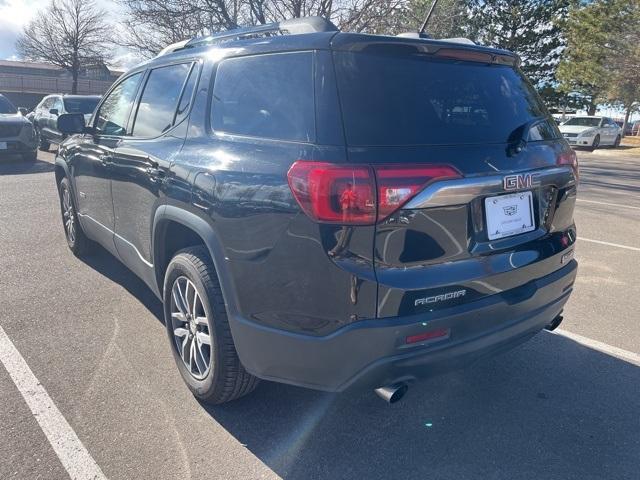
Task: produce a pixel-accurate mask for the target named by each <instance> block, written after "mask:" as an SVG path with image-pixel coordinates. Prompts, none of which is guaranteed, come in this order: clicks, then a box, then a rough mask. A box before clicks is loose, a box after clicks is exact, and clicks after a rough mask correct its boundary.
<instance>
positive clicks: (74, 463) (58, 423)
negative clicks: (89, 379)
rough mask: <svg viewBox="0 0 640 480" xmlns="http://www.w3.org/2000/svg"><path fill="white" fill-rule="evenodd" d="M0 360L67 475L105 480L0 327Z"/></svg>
mask: <svg viewBox="0 0 640 480" xmlns="http://www.w3.org/2000/svg"><path fill="white" fill-rule="evenodd" d="M0 362H2V364H3V365H4V368H6V369H7V372H9V375H10V376H11V378H12V380H13V383H15V385H16V387H17V388H18V390H19V391H20V394H21V395H22V397H23V398H24V400H25V402H27V405H28V406H29V408H30V409H31V413H33V416H34V418H35V419H36V421H37V422H38V424H39V425H40V428H41V429H42V431H43V432H44V434H45V435H46V437H47V440H49V443H50V444H51V446H52V447H53V450H54V451H55V452H56V455H57V456H58V458H59V459H60V462H61V463H62V466H63V467H64V468H65V470H66V471H67V473H68V474H69V476H70V477H71V478H72V479H74V480H76V479H77V480H84V479H86V480H90V479H91V480H101V479H106V477H105V476H104V474H103V473H102V470H100V467H99V466H98V464H97V463H96V462H95V460H94V459H93V457H91V455H90V454H89V452H88V451H87V449H86V448H85V447H84V445H83V444H82V442H81V441H80V439H79V438H78V436H77V435H76V432H74V431H73V429H72V428H71V425H69V424H68V423H67V421H66V420H65V418H64V416H62V413H60V410H58V407H56V405H55V403H53V400H51V397H49V395H48V394H47V391H46V390H45V389H44V387H43V386H42V385H41V384H40V382H39V381H38V379H37V378H36V376H35V375H34V374H33V372H32V371H31V369H30V368H29V365H27V362H26V361H25V360H24V358H22V355H20V352H19V351H18V349H17V348H16V347H15V345H14V344H13V342H12V341H11V339H10V338H9V337H8V336H7V334H6V333H5V331H4V329H3V328H2V327H1V326H0Z"/></svg>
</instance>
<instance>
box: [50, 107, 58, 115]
mask: <svg viewBox="0 0 640 480" xmlns="http://www.w3.org/2000/svg"><path fill="white" fill-rule="evenodd" d="M49 113H50V114H51V115H58V109H57V108H52V109H51V110H49Z"/></svg>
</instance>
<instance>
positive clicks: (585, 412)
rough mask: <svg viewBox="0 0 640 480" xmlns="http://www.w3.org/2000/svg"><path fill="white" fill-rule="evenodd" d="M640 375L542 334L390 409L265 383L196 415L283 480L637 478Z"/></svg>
mask: <svg viewBox="0 0 640 480" xmlns="http://www.w3.org/2000/svg"><path fill="white" fill-rule="evenodd" d="M638 392H640V368H639V367H637V366H635V365H633V364H631V363H627V362H625V361H622V360H619V359H617V358H615V357H612V356H609V355H607V354H604V353H601V352H599V351H596V350H592V349H590V348H588V347H585V346H582V345H580V344H578V343H576V342H574V341H573V340H570V339H568V338H566V337H563V336H561V335H556V334H550V333H547V332H543V333H541V334H539V335H537V336H536V337H534V339H532V340H531V341H530V342H528V343H527V344H525V345H523V346H521V347H518V348H517V349H515V350H513V351H511V352H508V353H506V354H503V355H500V356H498V357H495V358H493V359H487V360H482V361H480V362H479V363H477V364H475V365H474V366H472V367H470V368H467V369H466V370H462V371H458V372H454V373H451V374H448V375H444V376H441V377H436V378H433V379H430V380H426V381H422V382H419V383H416V384H414V385H413V386H412V387H411V388H410V389H409V392H408V393H407V395H406V397H405V398H404V399H403V400H402V401H401V402H399V403H397V404H394V405H387V404H385V403H384V402H383V401H382V400H381V399H379V398H378V397H376V396H375V395H374V393H373V392H372V391H367V392H362V391H358V392H346V393H342V394H328V393H322V392H314V391H311V390H305V389H301V388H295V387H290V386H286V385H280V384H275V383H269V382H263V383H262V384H261V385H260V386H259V387H258V389H257V390H256V391H255V392H253V393H252V394H251V395H249V396H247V397H244V398H242V399H240V400H237V401H235V402H233V403H230V404H226V405H220V406H215V407H209V406H204V407H203V408H205V409H206V410H207V411H208V413H209V414H210V415H211V416H212V418H213V419H215V421H217V422H218V423H219V424H220V425H222V426H223V427H224V428H225V429H226V430H227V431H228V432H229V433H231V434H232V435H233V436H234V437H235V438H236V439H237V440H238V441H239V442H240V443H241V444H243V445H245V446H246V448H247V449H249V451H251V452H252V453H253V454H254V455H255V456H256V457H258V458H259V459H260V460H261V461H262V462H263V463H264V464H266V465H267V466H268V467H269V468H271V469H272V470H273V471H274V472H275V473H276V474H278V475H279V476H281V477H283V478H291V479H298V478H299V479H308V478H354V479H361V478H362V479H365V478H366V479H373V478H385V479H386V478H421V479H425V478H438V479H443V478H451V479H461V478H500V479H503V478H504V479H510V480H511V479H532V478H544V479H553V478H558V479H581V480H584V479H591V478H593V479H601V478H618V479H622V478H637V474H638V471H640V434H639V433H638V432H640V415H639V414H638V412H639V411H640V396H639V395H638Z"/></svg>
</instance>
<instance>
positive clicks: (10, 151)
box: [0, 138, 38, 157]
mask: <svg viewBox="0 0 640 480" xmlns="http://www.w3.org/2000/svg"><path fill="white" fill-rule="evenodd" d="M0 142H4V143H6V145H7V148H2V149H0V157H9V156H11V155H23V154H25V153H33V152H35V151H36V150H37V149H38V144H37V143H35V141H34V142H33V143H31V144H29V143H24V142H23V141H22V140H18V139H2V138H0Z"/></svg>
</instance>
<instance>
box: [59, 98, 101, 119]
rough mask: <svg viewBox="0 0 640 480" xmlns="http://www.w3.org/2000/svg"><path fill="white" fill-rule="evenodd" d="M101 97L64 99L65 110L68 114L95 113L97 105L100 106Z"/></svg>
mask: <svg viewBox="0 0 640 480" xmlns="http://www.w3.org/2000/svg"><path fill="white" fill-rule="evenodd" d="M99 100H100V97H95V98H65V99H64V109H65V110H66V111H67V112H68V113H82V114H83V115H86V114H88V113H93V111H94V110H95V109H96V105H98V101H99Z"/></svg>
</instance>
